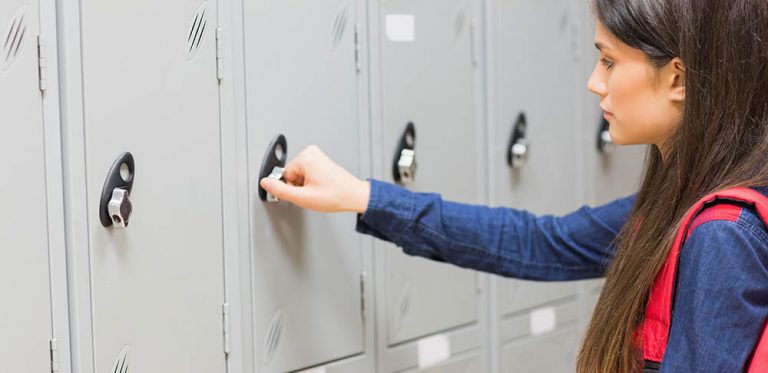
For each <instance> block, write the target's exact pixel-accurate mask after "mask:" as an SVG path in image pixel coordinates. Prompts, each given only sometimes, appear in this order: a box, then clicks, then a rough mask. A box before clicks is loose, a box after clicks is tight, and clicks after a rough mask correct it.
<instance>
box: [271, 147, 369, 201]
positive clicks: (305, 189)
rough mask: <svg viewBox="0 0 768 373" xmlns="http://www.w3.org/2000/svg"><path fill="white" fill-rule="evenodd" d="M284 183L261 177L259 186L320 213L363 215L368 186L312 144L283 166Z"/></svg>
mask: <svg viewBox="0 0 768 373" xmlns="http://www.w3.org/2000/svg"><path fill="white" fill-rule="evenodd" d="M283 177H284V179H285V181H286V182H285V183H283V182H280V181H277V180H271V179H269V178H264V179H262V180H261V182H260V183H261V187H262V188H264V189H265V190H266V191H267V192H269V193H271V194H272V195H274V196H275V197H277V198H278V199H280V200H281V201H288V202H291V203H293V204H295V205H297V206H299V207H302V208H306V209H310V210H315V211H320V212H341V211H351V212H357V213H364V212H365V209H366V208H367V207H368V198H369V197H370V192H371V191H370V183H368V182H367V181H363V180H360V179H358V178H356V177H355V176H353V175H352V174H350V173H349V172H348V171H347V170H345V169H343V168H342V167H341V166H339V165H337V164H336V163H334V162H333V161H332V160H331V159H330V158H328V156H326V155H325V153H323V151H322V150H320V148H318V147H317V146H314V145H311V146H309V147H307V148H306V149H304V150H303V151H302V152H301V153H299V155H298V156H296V158H295V159H294V160H292V161H291V162H288V164H286V166H285V173H284V174H283Z"/></svg>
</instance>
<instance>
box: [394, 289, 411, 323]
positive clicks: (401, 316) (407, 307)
mask: <svg viewBox="0 0 768 373" xmlns="http://www.w3.org/2000/svg"><path fill="white" fill-rule="evenodd" d="M398 304H399V307H398V309H397V323H396V325H397V329H402V328H403V326H405V322H406V320H407V318H408V314H409V313H410V312H411V284H410V283H407V284H405V286H403V290H402V292H400V302H398Z"/></svg>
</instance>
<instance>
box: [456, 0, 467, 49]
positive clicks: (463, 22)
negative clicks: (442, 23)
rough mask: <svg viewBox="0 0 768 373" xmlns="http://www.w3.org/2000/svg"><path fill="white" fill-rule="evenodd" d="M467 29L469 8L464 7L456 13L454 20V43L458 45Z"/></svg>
mask: <svg viewBox="0 0 768 373" xmlns="http://www.w3.org/2000/svg"><path fill="white" fill-rule="evenodd" d="M466 27H467V8H466V6H465V5H462V6H461V8H459V10H458V11H456V17H454V19H453V42H454V43H456V42H458V41H459V39H461V34H462V33H464V29H465V28H466Z"/></svg>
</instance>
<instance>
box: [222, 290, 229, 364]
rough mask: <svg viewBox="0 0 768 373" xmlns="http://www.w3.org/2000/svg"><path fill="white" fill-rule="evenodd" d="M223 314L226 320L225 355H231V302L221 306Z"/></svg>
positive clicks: (224, 320)
mask: <svg viewBox="0 0 768 373" xmlns="http://www.w3.org/2000/svg"><path fill="white" fill-rule="evenodd" d="M221 315H222V318H223V322H224V325H223V326H224V355H229V351H230V345H229V336H230V327H229V303H224V304H223V305H222V306H221Z"/></svg>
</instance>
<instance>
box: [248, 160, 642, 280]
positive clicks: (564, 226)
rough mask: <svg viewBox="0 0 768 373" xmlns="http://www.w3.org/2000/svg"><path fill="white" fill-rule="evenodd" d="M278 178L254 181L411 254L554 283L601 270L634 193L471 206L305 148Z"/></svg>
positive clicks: (500, 273) (607, 260) (607, 259)
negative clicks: (567, 208) (554, 203)
mask: <svg viewBox="0 0 768 373" xmlns="http://www.w3.org/2000/svg"><path fill="white" fill-rule="evenodd" d="M283 175H284V179H285V180H284V181H285V182H279V181H276V180H269V179H264V180H262V181H261V186H262V187H263V188H264V189H266V190H267V191H269V192H270V193H272V194H273V195H275V196H276V197H278V198H279V199H281V200H284V201H288V202H291V203H294V204H296V205H298V206H300V207H303V208H307V209H311V210H315V211H322V212H340V211H351V212H357V213H358V214H360V218H359V219H358V225H357V229H358V231H360V232H363V233H367V234H371V235H373V236H375V237H378V238H380V239H384V240H387V241H391V242H394V243H395V244H397V245H398V246H400V247H402V248H403V250H404V251H405V252H406V253H408V254H411V255H419V256H422V257H426V258H429V259H433V260H439V261H443V262H448V263H452V264H455V265H457V266H461V267H465V268H472V269H477V270H481V271H486V272H491V273H496V274H499V275H502V276H509V277H517V278H524V279H533V280H543V281H561V280H576V279H584V278H594V277H600V276H602V275H603V273H604V271H605V268H606V267H607V265H608V264H610V262H611V259H612V256H613V246H612V241H613V240H614V238H615V237H616V235H617V233H618V232H619V230H620V229H621V227H622V226H623V225H624V223H625V222H626V219H627V217H628V215H629V213H630V210H631V208H632V204H633V201H634V197H628V198H624V199H620V200H617V201H615V202H612V203H609V204H607V205H604V206H601V207H597V208H589V207H582V208H581V209H579V210H577V211H575V212H573V213H571V214H569V215H566V216H562V217H555V216H536V215H534V214H531V213H529V212H526V211H522V210H516V209H511V208H490V207H486V206H472V205H466V204H461V203H454V202H448V201H444V200H442V198H441V197H440V196H439V195H437V194H427V193H414V192H410V191H407V190H405V189H403V188H400V187H397V186H395V185H392V184H387V183H383V182H380V181H376V180H371V181H370V182H369V181H363V180H360V179H358V178H356V177H355V176H353V175H352V174H350V173H349V172H347V171H346V170H344V169H343V168H342V167H340V166H338V165H337V164H336V163H334V162H333V161H332V160H330V159H329V158H328V157H327V156H326V155H325V154H324V153H323V152H322V151H321V150H320V149H319V148H317V147H316V146H310V147H308V148H307V149H305V150H304V151H302V152H301V153H300V154H299V155H298V156H297V157H296V159H294V160H293V161H291V162H290V163H288V164H287V165H286V167H285V172H284V174H283Z"/></svg>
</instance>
